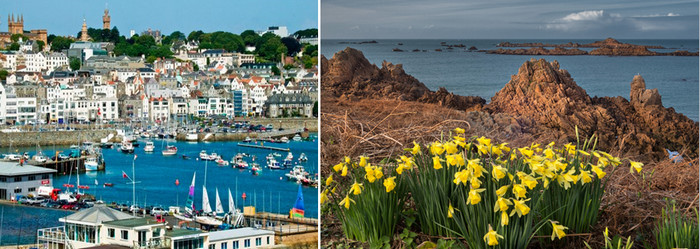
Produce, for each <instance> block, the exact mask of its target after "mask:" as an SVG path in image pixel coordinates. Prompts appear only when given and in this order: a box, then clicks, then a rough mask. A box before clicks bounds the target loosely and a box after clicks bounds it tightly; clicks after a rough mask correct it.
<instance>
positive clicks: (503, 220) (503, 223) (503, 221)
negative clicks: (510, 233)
mask: <svg viewBox="0 0 700 249" xmlns="http://www.w3.org/2000/svg"><path fill="white" fill-rule="evenodd" d="M507 225H508V212H505V211H503V212H501V226H507Z"/></svg>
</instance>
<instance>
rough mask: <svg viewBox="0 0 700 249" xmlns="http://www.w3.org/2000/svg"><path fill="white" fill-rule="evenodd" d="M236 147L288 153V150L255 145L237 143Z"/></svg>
mask: <svg viewBox="0 0 700 249" xmlns="http://www.w3.org/2000/svg"><path fill="white" fill-rule="evenodd" d="M238 146H241V147H248V148H256V149H265V150H277V151H289V148H279V147H272V146H264V145H257V144H241V143H239V144H238Z"/></svg>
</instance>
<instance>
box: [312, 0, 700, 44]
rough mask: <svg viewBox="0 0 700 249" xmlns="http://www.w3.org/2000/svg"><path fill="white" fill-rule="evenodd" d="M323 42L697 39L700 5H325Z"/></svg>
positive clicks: (439, 0)
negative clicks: (409, 39) (401, 39)
mask: <svg viewBox="0 0 700 249" xmlns="http://www.w3.org/2000/svg"><path fill="white" fill-rule="evenodd" d="M321 28H322V33H321V35H322V38H324V39H340V38H345V39H351V38H357V39H386V38H417V39H431V38H456V39H470V38H472V39H478V38H483V39H488V38H494V39H496V38H524V39H547V38H552V39H556V38H562V39H565V38H590V39H600V38H606V37H614V38H618V39H635V38H636V39H645V38H647V39H654V38H656V39H698V1H697V0H694V1H688V0H681V1H678V0H670V1H658V0H622V1H620V0H593V1H570V0H475V1H459V0H430V1H426V0H404V1H399V0H352V1H348V0H321Z"/></svg>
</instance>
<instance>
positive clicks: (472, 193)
mask: <svg viewBox="0 0 700 249" xmlns="http://www.w3.org/2000/svg"><path fill="white" fill-rule="evenodd" d="M485 190H486V189H485V188H480V189H472V190H469V197H467V203H469V204H472V205H476V204H479V202H481V195H479V193H481V192H484V191H485Z"/></svg>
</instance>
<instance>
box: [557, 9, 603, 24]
mask: <svg viewBox="0 0 700 249" xmlns="http://www.w3.org/2000/svg"><path fill="white" fill-rule="evenodd" d="M604 14H605V13H604V11H603V10H587V11H581V12H578V13H571V14H569V15H567V16H565V17H564V18H562V19H561V20H562V21H564V22H576V21H595V20H600V19H601V18H603V17H604Z"/></svg>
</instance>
